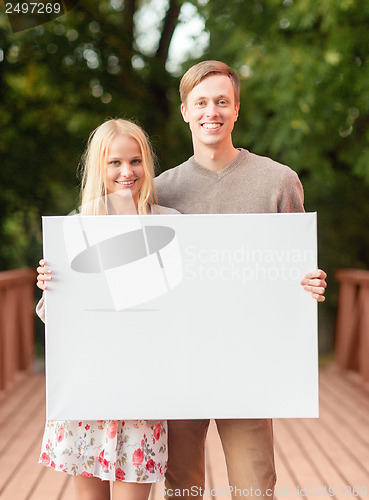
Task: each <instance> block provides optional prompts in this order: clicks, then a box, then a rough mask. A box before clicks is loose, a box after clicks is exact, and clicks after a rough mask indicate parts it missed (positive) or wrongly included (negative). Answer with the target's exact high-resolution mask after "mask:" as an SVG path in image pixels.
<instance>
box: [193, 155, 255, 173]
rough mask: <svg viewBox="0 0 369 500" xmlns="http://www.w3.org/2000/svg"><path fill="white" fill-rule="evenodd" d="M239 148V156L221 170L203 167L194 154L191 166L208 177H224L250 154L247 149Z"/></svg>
mask: <svg viewBox="0 0 369 500" xmlns="http://www.w3.org/2000/svg"><path fill="white" fill-rule="evenodd" d="M237 149H238V151H239V152H238V154H237V156H236V157H235V158H234V159H233V160H232V161H231V163H228V165H227V166H225V167H224V168H223V169H222V170H220V171H219V172H214V171H213V170H210V169H209V168H206V167H203V166H202V165H200V163H198V162H197V161H196V160H195V157H194V156H191V158H189V160H188V161H189V164H190V166H191V167H192V168H194V169H195V170H196V171H197V172H199V173H201V174H203V175H206V176H207V177H212V178H216V179H222V178H223V177H225V176H226V175H228V174H229V173H231V172H233V170H235V169H236V168H237V167H238V166H239V165H240V164H241V163H242V162H243V161H244V159H245V158H246V156H247V155H248V154H249V152H248V150H247V149H243V148H237Z"/></svg>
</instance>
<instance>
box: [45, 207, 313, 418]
mask: <svg viewBox="0 0 369 500" xmlns="http://www.w3.org/2000/svg"><path fill="white" fill-rule="evenodd" d="M43 230H44V258H45V260H46V262H47V265H48V266H49V267H50V268H51V269H52V273H53V280H52V281H51V282H50V284H48V290H47V292H46V376H47V418H48V419H51V420H61V419H70V420H82V419H84V420H103V419H148V420H149V419H150V420H151V419H158V420H159V419H177V418H178V419H187V418H258V417H260V418H261V417H317V416H318V355H317V304H316V301H315V300H314V299H312V298H311V296H310V294H308V293H307V292H306V291H304V289H303V287H302V286H301V285H300V280H301V278H302V277H303V276H304V275H305V274H306V273H307V272H310V271H312V270H314V269H316V266H317V255H316V246H317V243H316V214H300V213H299V214H252V215H150V216H134V215H131V216H113V215H110V216H83V217H82V216H78V215H77V216H68V217H44V218H43Z"/></svg>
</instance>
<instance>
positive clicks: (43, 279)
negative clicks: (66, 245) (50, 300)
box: [36, 259, 52, 291]
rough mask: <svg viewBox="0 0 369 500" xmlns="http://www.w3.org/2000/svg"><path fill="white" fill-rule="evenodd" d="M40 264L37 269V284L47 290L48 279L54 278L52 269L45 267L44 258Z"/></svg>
mask: <svg viewBox="0 0 369 500" xmlns="http://www.w3.org/2000/svg"><path fill="white" fill-rule="evenodd" d="M39 264H40V266H39V267H38V268H37V269H36V271H37V273H38V274H37V283H36V284H37V286H38V287H39V288H41V290H44V291H45V290H46V289H47V287H46V284H47V282H48V281H50V280H51V279H52V277H51V269H49V268H48V267H45V261H44V260H43V259H41V260H40V262H39Z"/></svg>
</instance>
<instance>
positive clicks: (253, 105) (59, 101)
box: [0, 0, 369, 356]
mask: <svg viewBox="0 0 369 500" xmlns="http://www.w3.org/2000/svg"><path fill="white" fill-rule="evenodd" d="M0 5H1V4H0ZM3 7H4V4H3ZM368 25H369V3H368V2H367V1H366V0H335V1H334V2H332V1H331V0H320V1H319V2H316V1H315V0H298V1H293V0H284V1H282V0H247V1H246V0H243V1H242V0H233V1H232V2H224V0H198V1H181V0H147V1H146V0H99V1H96V0H81V1H80V2H78V4H77V5H76V6H75V7H74V8H73V9H72V10H70V11H69V12H68V13H67V14H65V15H63V16H61V17H59V18H57V19H54V20H52V21H49V22H47V23H45V24H42V25H39V26H36V27H33V28H29V29H26V30H23V31H18V32H14V33H13V32H12V29H11V25H10V22H9V19H8V17H7V15H6V14H5V9H2V10H1V11H0V130H1V134H0V165H1V166H0V186H1V189H0V227H1V241H0V270H9V269H16V268H19V267H24V266H29V267H32V268H34V267H36V265H37V262H38V260H39V258H40V257H41V255H42V235H41V216H42V215H65V214H67V213H69V212H70V211H71V210H73V209H74V208H75V207H76V204H77V196H78V191H79V179H78V178H77V176H76V170H77V166H78V163H79V160H80V156H81V154H82V152H83V150H84V148H85V146H86V141H87V138H88V135H89V133H90V132H91V131H92V130H93V129H94V128H95V127H96V126H97V125H99V124H100V123H102V122H103V121H104V120H105V119H106V118H109V117H122V118H133V119H135V120H137V121H138V122H139V123H140V124H141V125H142V126H143V127H144V128H145V130H147V132H148V133H149V135H150V138H151V140H152V143H153V146H154V148H155V152H156V154H157V156H158V158H159V166H158V172H159V171H163V170H166V169H168V168H171V167H173V166H175V165H177V164H179V163H181V162H182V161H184V160H186V159H187V158H188V157H189V156H190V155H191V154H192V144H191V137H190V133H189V131H188V127H187V125H186V124H185V123H184V122H183V121H182V118H181V115H180V112H179V106H180V101H179V96H178V85H179V80H180V77H181V75H182V74H183V72H184V71H186V69H187V68H188V67H190V66H191V65H192V64H194V63H196V62H198V61H200V60H203V59H218V60H222V61H224V62H226V63H227V64H229V65H230V66H232V67H233V68H234V69H235V70H236V71H237V72H238V73H239V74H240V76H241V80H242V90H241V109H240V116H239V119H238V122H237V124H236V127H235V131H234V145H235V147H243V148H247V149H249V150H251V151H252V152H254V153H257V154H261V155H265V156H270V157H271V158H273V159H274V160H277V161H279V162H281V163H284V164H287V165H289V166H290V167H291V168H293V169H294V170H295V171H296V172H297V173H298V174H299V176H300V179H301V181H302V183H303V185H304V188H305V208H306V210H307V211H317V212H318V230H319V266H320V267H321V268H322V269H324V270H325V271H326V272H327V273H328V284H329V288H328V290H327V293H326V297H327V301H326V303H325V304H323V305H321V306H319V315H320V317H319V321H320V339H319V342H320V351H321V353H322V354H327V353H330V352H331V351H332V350H333V345H334V327H335V317H336V307H337V284H336V282H335V280H334V273H335V270H336V269H338V268H350V267H354V268H362V269H365V268H366V269H368V267H369V252H368V249H369V229H368V221H369V203H368V201H369V84H368V82H369V60H368V54H369V30H368ZM42 350H43V328H42V324H41V323H40V322H39V323H38V326H37V353H38V355H41V356H42Z"/></svg>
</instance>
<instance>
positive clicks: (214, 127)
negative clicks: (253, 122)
mask: <svg viewBox="0 0 369 500" xmlns="http://www.w3.org/2000/svg"><path fill="white" fill-rule="evenodd" d="M238 109H239V105H238V104H237V105H236V104H235V98H234V90H233V85H232V82H231V80H230V78H229V77H228V76H226V75H212V76H208V77H207V78H205V79H204V80H202V82H200V83H199V84H198V85H196V87H194V88H193V89H192V90H191V92H190V93H189V94H188V96H187V99H186V103H185V104H182V106H181V112H182V116H183V119H184V121H185V122H186V123H188V124H189V126H190V130H191V132H192V138H193V141H194V147H201V146H202V145H206V146H213V147H214V148H217V147H219V146H221V145H222V144H224V143H225V142H227V141H231V133H232V130H233V127H234V123H235V121H236V120H237V117H238Z"/></svg>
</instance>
